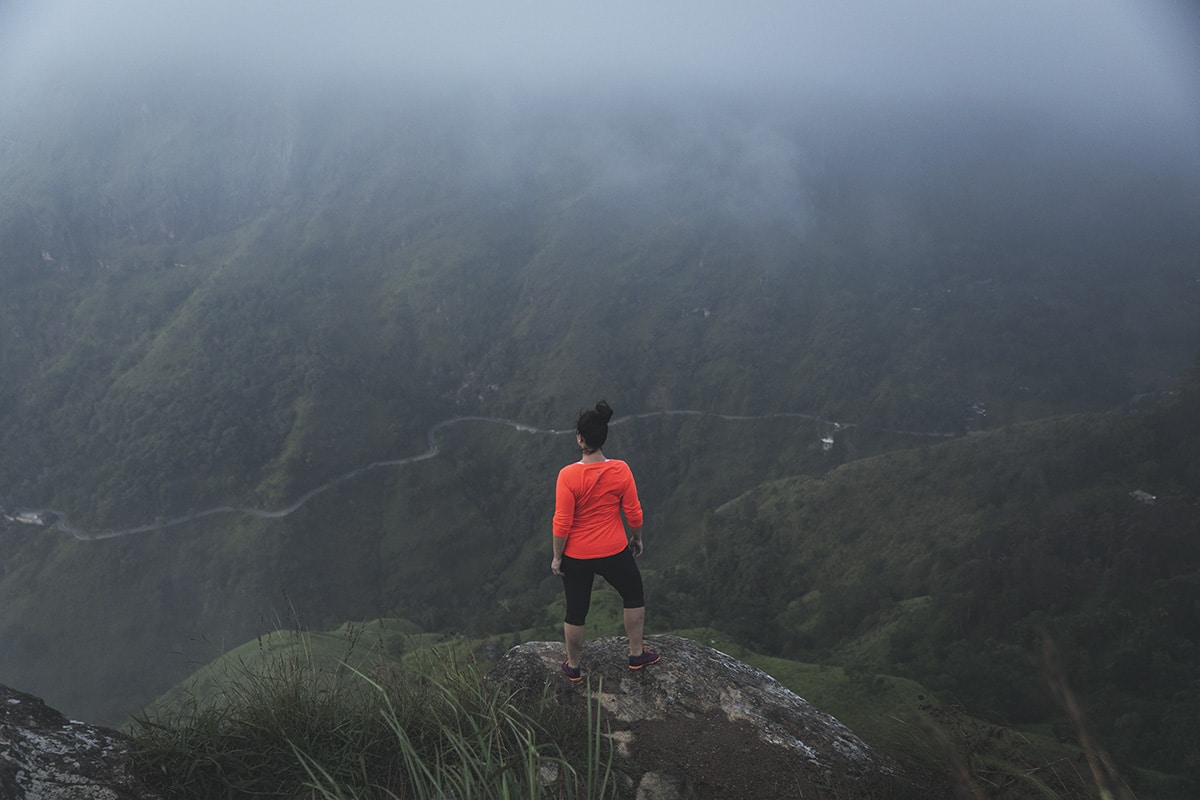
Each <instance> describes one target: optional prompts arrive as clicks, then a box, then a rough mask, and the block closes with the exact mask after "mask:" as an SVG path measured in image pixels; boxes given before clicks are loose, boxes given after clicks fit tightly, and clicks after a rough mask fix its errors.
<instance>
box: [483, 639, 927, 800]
mask: <svg viewBox="0 0 1200 800" xmlns="http://www.w3.org/2000/svg"><path fill="white" fill-rule="evenodd" d="M647 644H648V645H649V646H650V647H652V648H653V649H655V650H658V651H659V652H660V653H661V654H662V660H661V661H660V662H659V663H658V664H654V665H652V666H649V667H646V668H644V669H642V670H640V671H637V672H633V671H631V670H630V669H629V667H628V664H627V662H626V655H627V649H626V640H625V639H623V638H610V639H598V640H595V641H590V642H588V643H587V644H586V645H585V647H584V657H583V668H584V674H585V678H586V680H585V681H584V682H582V683H579V684H572V683H570V682H569V681H567V680H566V679H565V678H564V677H563V676H562V674H561V672H560V669H559V665H560V664H561V663H562V660H563V658H564V656H565V653H564V648H563V645H562V643H561V642H530V643H526V644H523V645H519V646H517V647H514V648H513V649H512V650H510V651H509V652H508V653H507V654H505V655H504V656H503V657H502V658H501V659H500V660H499V662H498V663H497V664H496V666H495V668H494V669H493V670H492V671H491V672H490V673H489V674H488V680H491V681H493V682H497V683H501V684H503V685H506V686H508V687H511V688H513V689H530V690H532V691H535V692H541V691H544V689H545V687H546V685H547V682H549V683H550V685H551V687H552V688H553V692H554V694H555V696H556V697H557V698H558V699H559V702H560V703H562V704H563V705H566V706H574V707H579V708H582V707H583V704H584V703H585V702H587V700H588V698H593V699H595V700H598V702H599V704H600V705H601V706H602V707H603V709H604V710H605V712H607V713H606V720H607V721H608V723H609V725H610V727H611V728H612V736H613V739H614V741H615V742H616V743H617V750H618V753H619V754H620V758H621V765H620V766H621V769H622V771H623V772H624V773H625V775H626V776H627V778H628V780H629V782H630V784H631V789H632V791H633V793H634V794H635V796H636V797H638V798H639V800H652V799H653V800H671V799H672V798H678V797H695V798H725V797H754V798H762V799H764V800H765V799H766V798H789V799H790V798H796V797H820V796H826V795H827V793H830V794H832V795H835V796H837V797H842V798H846V797H855V796H861V797H879V796H888V794H887V789H886V787H894V788H899V787H900V786H901V785H903V784H905V783H906V781H905V780H903V779H902V777H901V776H900V774H899V770H898V768H897V767H896V765H895V764H894V763H892V762H891V761H890V760H889V759H887V758H886V757H884V756H883V755H881V754H879V753H877V752H875V751H873V750H872V749H871V748H870V747H869V746H867V745H866V744H865V743H864V742H863V741H862V740H861V739H859V738H858V737H857V736H855V735H854V733H853V732H851V731H850V729H849V728H847V727H846V726H845V725H843V724H842V723H840V722H838V721H837V720H836V719H834V718H833V717H832V716H830V715H829V714H826V713H825V712H823V711H820V710H819V709H817V708H815V707H813V706H812V705H811V704H809V703H808V702H807V701H806V700H804V699H803V698H802V697H800V696H798V695H797V694H795V693H794V692H792V691H790V690H789V689H787V688H786V687H784V686H783V685H782V684H780V683H779V682H778V681H776V680H775V679H774V678H772V677H771V676H770V675H767V674H766V673H765V672H762V671H761V670H758V669H755V668H754V667H751V666H749V665H747V664H744V663H742V662H740V661H738V660H737V659H735V658H732V657H731V656H728V655H726V654H725V653H722V652H720V651H719V650H714V649H713V648H711V647H707V646H705V645H702V644H700V643H698V642H695V641H692V640H689V639H683V638H680V637H676V636H657V637H653V638H652V639H649V640H647ZM830 790H832V791H830ZM881 790H883V791H885V794H879V792H880V791H881Z"/></svg>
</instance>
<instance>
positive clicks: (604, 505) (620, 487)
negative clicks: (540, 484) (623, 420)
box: [554, 458, 642, 558]
mask: <svg viewBox="0 0 1200 800" xmlns="http://www.w3.org/2000/svg"><path fill="white" fill-rule="evenodd" d="M622 511H623V512H625V521H626V522H628V523H629V526H630V527H631V528H639V527H641V525H642V504H641V503H640V502H639V501H638V494H637V484H635V483H634V481H633V473H632V472H631V471H630V470H629V465H628V464H626V463H625V462H624V461H621V460H620V459H616V458H610V459H607V460H605V461H599V462H597V463H595V464H582V463H579V462H576V463H574V464H568V465H567V466H565V467H563V468H562V469H561V470H559V473H558V481H557V483H556V484H555V487H554V535H555V536H557V537H559V538H560V539H566V540H567V543H566V547H565V549H564V550H563V554H564V555H567V556H570V557H571V558H604V557H606V556H612V555H616V554H617V553H619V552H621V551H622V550H623V549H625V547H626V546H627V545H628V543H629V542H628V539H627V537H626V534H625V525H624V524H623V523H622V522H621V512H622Z"/></svg>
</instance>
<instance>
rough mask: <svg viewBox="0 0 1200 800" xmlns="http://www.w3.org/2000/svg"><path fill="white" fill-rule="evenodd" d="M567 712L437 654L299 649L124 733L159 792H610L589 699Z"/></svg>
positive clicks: (603, 742) (326, 796)
mask: <svg viewBox="0 0 1200 800" xmlns="http://www.w3.org/2000/svg"><path fill="white" fill-rule="evenodd" d="M301 635H303V634H301ZM579 717H580V715H578V714H574V715H572V713H571V712H569V711H565V710H564V709H562V708H560V707H559V706H558V705H557V704H556V703H554V702H553V700H552V698H551V697H550V696H549V694H548V691H547V692H543V693H542V694H541V695H540V696H530V695H528V694H520V695H517V694H512V693H507V692H506V691H505V690H504V689H502V688H499V687H495V686H492V685H491V684H489V683H487V682H485V681H484V680H483V679H482V675H481V673H480V670H479V669H478V667H477V666H476V665H475V664H473V663H466V664H464V663H461V662H459V661H458V660H456V659H454V658H452V657H449V656H448V655H447V654H445V653H440V652H437V651H429V652H427V653H425V654H423V655H420V656H417V657H413V658H410V659H409V660H408V661H407V662H406V663H405V664H403V665H401V664H400V663H398V662H392V661H388V662H380V663H379V664H376V665H375V666H374V667H373V668H371V669H370V670H369V671H368V670H365V669H364V670H359V669H355V668H352V667H349V666H347V665H346V663H345V662H342V663H340V664H339V665H338V666H337V667H335V668H332V669H322V668H318V667H317V666H315V665H314V663H313V661H312V659H311V657H309V656H308V655H306V653H305V651H303V650H301V651H299V652H297V651H293V652H292V654H290V655H285V656H283V657H276V658H271V659H268V660H266V661H264V666H257V667H248V666H246V665H245V664H242V665H240V666H239V667H238V668H237V669H236V673H235V674H232V675H230V676H228V680H227V681H224V682H223V683H222V691H221V692H220V693H218V694H214V695H212V696H210V697H208V698H206V699H204V698H200V697H199V696H197V695H195V694H192V695H189V696H187V698H186V700H185V701H184V702H182V703H179V704H177V705H176V706H174V707H172V708H170V709H158V710H153V711H150V712H147V713H146V714H144V715H142V716H140V717H138V718H137V719H136V720H135V721H134V725H133V726H132V729H131V733H132V735H133V737H134V741H135V743H136V745H137V748H136V753H137V755H136V763H137V765H138V767H137V768H138V770H139V772H140V773H141V775H142V776H143V777H144V778H145V779H146V780H147V781H148V782H150V783H151V784H152V785H153V786H155V787H156V788H158V789H159V790H160V791H161V792H162V793H163V794H164V795H165V796H167V797H187V798H208V797H211V798H242V797H264V796H266V797H287V798H296V797H311V798H321V799H322V800H359V799H360V798H362V799H364V800H365V799H366V798H372V799H373V800H374V799H375V798H389V799H392V798H394V799H396V800H409V798H417V799H421V800H424V799H425V798H430V799H431V800H432V798H472V799H474V798H479V799H480V800H489V798H530V800H537V798H543V797H555V798H581V799H582V798H587V799H588V800H591V798H607V797H613V796H615V795H616V787H615V779H614V776H613V771H612V750H611V747H610V744H609V741H608V738H607V737H606V736H605V735H604V733H605V730H604V727H605V726H604V724H603V721H602V720H601V718H600V709H599V706H598V705H596V706H595V707H593V705H592V704H589V706H588V713H587V719H586V720H584V719H580V718H579Z"/></svg>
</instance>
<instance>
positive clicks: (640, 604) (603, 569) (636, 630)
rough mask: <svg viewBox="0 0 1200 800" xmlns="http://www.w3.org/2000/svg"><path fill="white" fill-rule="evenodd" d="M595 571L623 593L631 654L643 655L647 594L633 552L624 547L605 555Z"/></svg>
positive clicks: (626, 633) (626, 630)
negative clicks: (614, 553)
mask: <svg viewBox="0 0 1200 800" xmlns="http://www.w3.org/2000/svg"><path fill="white" fill-rule="evenodd" d="M596 571H597V572H599V573H600V576H601V577H603V578H604V580H606V581H608V582H609V584H610V585H611V586H612V587H613V588H614V589H616V590H617V592H618V593H619V594H620V595H621V600H622V601H623V602H624V603H625V614H624V622H625V635H626V636H628V637H629V655H631V656H640V655H641V654H642V645H643V644H644V638H643V631H644V629H645V626H646V594H645V590H644V588H643V586H642V573H641V571H640V570H639V569H638V566H637V562H636V561H634V560H633V554H632V553H631V552H629V551H628V550H622V551H621V552H620V553H617V554H616V555H615V556H609V557H608V558H606V559H603V563H602V564H601V565H599V566H598V567H597V569H596Z"/></svg>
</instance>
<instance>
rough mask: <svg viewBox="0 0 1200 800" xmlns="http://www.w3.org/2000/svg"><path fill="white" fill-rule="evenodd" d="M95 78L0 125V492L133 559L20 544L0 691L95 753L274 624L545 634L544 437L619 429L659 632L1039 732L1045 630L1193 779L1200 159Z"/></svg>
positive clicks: (841, 128)
mask: <svg viewBox="0 0 1200 800" xmlns="http://www.w3.org/2000/svg"><path fill="white" fill-rule="evenodd" d="M218 83H219V82H218ZM104 89H105V91H104V92H99V91H97V92H95V93H90V92H87V91H82V90H80V89H79V88H78V87H76V88H66V87H59V88H57V89H53V88H52V90H49V89H48V90H47V93H45V94H41V95H38V96H36V97H33V96H23V95H20V94H13V95H11V96H4V97H3V98H0V100H2V101H3V103H4V104H5V105H4V108H5V109H6V110H7V109H13V110H14V113H12V114H9V113H5V114H4V115H3V116H0V283H2V288H3V291H0V326H3V329H2V330H0V375H3V379H2V380H0V453H3V457H2V458H0V505H2V506H3V507H4V508H5V509H6V510H12V511H15V510H18V509H25V510H50V511H52V512H54V513H55V514H57V515H59V518H60V520H64V519H65V523H67V524H69V525H70V526H74V528H75V529H76V530H78V531H79V532H80V533H81V534H82V535H83V537H84V538H87V537H89V536H102V535H103V534H105V533H113V532H121V531H123V530H129V529H143V528H145V529H149V530H146V531H145V532H141V533H136V534H132V535H127V536H117V537H113V538H97V539H96V540H93V541H83V540H79V539H76V538H74V537H72V536H70V535H69V534H68V533H65V532H63V530H61V529H52V528H39V527H34V526H31V525H25V524H19V523H16V522H5V523H0V525H2V527H0V682H4V683H5V684H11V685H13V686H15V687H19V688H20V689H22V690H23V691H29V692H33V693H35V694H38V695H41V696H44V697H45V698H46V699H47V700H48V701H49V702H50V703H51V704H52V705H54V706H56V707H58V708H61V709H63V710H64V711H65V712H66V713H68V714H70V715H73V716H78V717H83V718H87V719H91V720H95V721H97V722H104V723H108V724H119V723H121V722H122V721H123V720H125V719H126V718H127V716H128V715H129V714H130V713H132V712H133V711H135V710H137V709H139V708H141V707H142V706H144V705H145V704H146V703H147V702H149V701H150V699H152V698H153V697H156V696H158V695H159V694H161V693H163V692H165V691H167V690H168V689H170V688H171V687H172V686H174V685H175V684H176V683H178V682H179V681H180V680H182V679H183V678H184V677H186V676H187V675H190V674H191V673H192V672H193V671H194V670H195V669H196V668H197V667H198V666H199V665H201V664H205V663H208V662H209V661H211V660H212V659H213V658H214V657H216V656H217V655H219V654H220V653H222V652H224V651H225V650H227V649H228V648H230V647H232V646H234V645H236V644H240V643H243V642H246V641H248V640H251V639H253V638H254V637H255V636H256V635H257V634H260V633H262V632H265V631H269V630H273V629H276V628H278V627H281V620H292V619H298V620H301V621H303V624H305V625H309V626H311V627H313V628H318V629H325V628H334V627H337V626H339V625H341V624H343V623H345V622H346V621H348V620H350V621H358V620H365V619H378V618H381V617H397V618H405V619H411V620H413V621H414V623H415V624H417V625H419V626H420V627H421V628H422V629H423V630H427V631H437V632H440V633H443V634H447V635H450V634H456V633H464V634H468V635H471V636H487V635H511V634H512V632H514V631H525V630H530V629H536V628H545V627H547V626H550V627H551V628H552V627H553V625H554V622H555V621H554V620H553V619H548V618H547V613H548V612H547V608H550V607H552V606H551V605H550V604H552V603H554V602H555V600H556V598H557V594H558V591H559V587H558V585H557V583H556V582H555V580H554V579H553V577H552V576H551V575H550V574H549V571H548V570H547V568H546V564H545V560H546V555H547V551H548V547H547V540H548V538H549V517H550V514H551V511H552V509H551V504H552V481H553V476H554V474H555V472H556V470H557V469H558V468H559V467H560V466H561V465H562V464H564V463H566V462H568V461H570V460H572V459H573V458H574V457H575V456H576V454H577V453H576V451H575V450H574V449H573V448H572V446H571V441H570V437H569V436H564V435H559V434H557V433H555V431H562V430H566V429H569V428H570V426H571V424H572V422H573V419H574V416H575V413H576V411H577V409H579V408H581V407H585V406H590V405H591V404H592V403H594V402H595V401H596V400H597V399H599V398H600V397H606V398H607V399H608V400H610V401H611V402H612V404H613V406H614V407H615V408H616V409H617V413H618V418H619V426H618V427H614V431H613V436H612V439H611V440H610V441H611V447H610V449H611V453H610V454H611V455H613V456H616V457H622V458H626V459H628V460H629V461H630V462H631V464H632V465H633V467H634V471H635V474H636V475H637V477H638V481H639V486H640V488H641V490H642V498H643V501H644V503H645V506H646V508H647V510H648V515H649V516H648V520H649V521H648V524H647V534H646V535H647V543H648V551H647V555H646V557H645V562H644V563H645V568H646V570H647V573H648V574H649V575H650V576H651V581H652V585H653V586H656V587H657V588H655V589H653V590H652V591H653V593H654V595H653V596H654V597H655V600H654V603H655V609H654V611H653V612H652V615H654V617H653V618H654V619H657V620H658V622H654V623H652V624H659V622H661V623H662V624H663V625H664V626H667V625H669V626H670V627H674V628H692V627H697V626H710V625H711V626H713V627H715V628H718V629H720V630H723V631H725V632H726V633H727V634H728V635H730V636H732V637H733V638H734V639H735V640H737V641H738V642H741V643H742V644H743V645H744V646H747V647H752V648H755V649H757V650H759V651H761V652H762V653H764V654H766V655H768V656H772V657H788V658H801V659H804V660H806V661H811V662H818V663H828V664H832V665H835V666H839V667H842V668H844V669H846V670H849V671H851V672H854V673H855V674H859V675H866V674H872V673H875V672H879V673H885V674H888V675H893V676H897V677H899V678H905V679H911V680H916V681H918V682H920V683H921V684H923V685H925V686H927V687H928V688H929V689H930V690H931V691H934V692H936V693H938V695H939V696H942V697H944V698H945V699H946V700H947V701H948V702H961V703H963V704H964V705H965V706H966V707H967V709H968V711H969V712H970V713H973V714H977V715H980V716H984V717H987V718H990V719H994V720H999V721H1004V722H1006V723H1010V724H1029V725H1046V724H1050V725H1053V724H1054V723H1055V722H1059V721H1060V719H1059V718H1058V717H1057V716H1056V713H1057V712H1055V711H1054V710H1053V707H1052V706H1051V705H1050V704H1049V703H1048V702H1047V701H1046V698H1045V697H1043V696H1042V693H1041V692H1040V691H1039V690H1038V689H1037V687H1038V686H1039V685H1040V684H1039V679H1038V676H1037V669H1036V666H1035V665H1033V664H1032V663H1031V657H1030V653H1031V652H1032V651H1033V646H1034V644H1035V643H1036V641H1037V640H1038V639H1039V637H1040V636H1041V631H1043V630H1045V631H1049V632H1050V633H1051V634H1053V636H1054V640H1055V641H1056V643H1057V645H1058V649H1059V651H1060V652H1061V653H1063V654H1064V658H1065V659H1066V660H1067V665H1066V667H1067V673H1068V675H1069V676H1070V677H1071V679H1072V681H1074V682H1076V683H1077V686H1078V689H1079V691H1080V692H1081V693H1082V695H1083V696H1084V698H1085V699H1086V701H1087V702H1088V704H1089V707H1090V709H1091V710H1092V712H1093V713H1094V714H1096V715H1097V718H1098V724H1099V726H1100V730H1101V732H1102V734H1103V735H1105V736H1106V737H1109V738H1110V740H1111V741H1112V743H1113V746H1114V748H1115V749H1116V750H1117V752H1118V754H1119V756H1120V757H1121V758H1122V759H1126V760H1127V761H1128V763H1135V764H1144V765H1149V766H1154V767H1158V768H1160V769H1163V770H1164V771H1168V772H1184V771H1189V770H1190V771H1191V772H1192V773H1194V772H1195V769H1196V766H1195V765H1196V750H1195V748H1196V746H1197V745H1196V742H1195V736H1194V733H1191V732H1193V731H1194V730H1196V726H1195V724H1194V722H1195V719H1196V712H1197V707H1198V706H1197V701H1196V696H1197V694H1196V693H1197V691H1198V688H1197V686H1196V684H1195V682H1194V679H1193V678H1192V677H1191V676H1192V675H1193V674H1197V670H1196V669H1195V667H1196V663H1195V662H1196V658H1197V656H1196V653H1195V650H1194V647H1193V642H1194V640H1195V638H1196V637H1195V636H1194V633H1195V631H1196V626H1197V618H1196V609H1195V604H1194V597H1195V596H1196V593H1195V589H1196V588H1197V587H1196V581H1197V577H1196V572H1195V570H1196V562H1195V558H1196V551H1195V542H1196V541H1197V538H1196V536H1195V533H1196V530H1195V525H1196V522H1195V513H1194V512H1195V503H1196V497H1197V491H1198V487H1197V480H1198V478H1197V475H1198V474H1200V473H1198V472H1197V467H1196V461H1195V455H1194V454H1195V453H1196V452H1197V449H1196V446H1195V445H1196V444H1197V436H1196V428H1195V422H1194V421H1193V420H1194V419H1195V418H1196V414H1195V411H1196V407H1195V393H1194V388H1193V389H1192V390H1190V393H1187V394H1184V395H1181V396H1178V397H1175V398H1168V400H1170V401H1171V402H1168V403H1167V404H1166V405H1163V406H1162V407H1159V408H1155V402H1154V401H1155V400H1156V399H1158V400H1162V399H1163V398H1162V393H1163V392H1165V391H1166V390H1168V389H1169V388H1171V387H1172V386H1174V385H1176V383H1177V380H1178V376H1179V375H1180V374H1181V373H1182V372H1183V371H1184V370H1185V369H1186V368H1187V367H1188V366H1189V365H1190V364H1192V363H1193V362H1194V359H1195V353H1196V348H1197V342H1200V314H1198V313H1197V309H1198V308H1200V284H1198V283H1197V276H1196V253H1197V252H1200V238H1198V237H1200V224H1197V221H1198V213H1200V212H1198V209H1197V205H1196V202H1195V201H1196V195H1195V191H1194V187H1195V185H1196V175H1195V168H1194V165H1188V164H1183V165H1181V164H1179V163H1176V162H1174V161H1172V159H1171V158H1170V157H1169V156H1168V155H1165V154H1158V153H1154V152H1151V153H1141V152H1137V151H1132V152H1131V151H1130V150H1128V149H1126V148H1124V147H1122V146H1120V145H1119V144H1106V145H1101V144H1099V143H1095V142H1088V143H1087V144H1088V146H1086V147H1085V146H1080V147H1078V148H1072V149H1071V150H1070V152H1069V153H1064V151H1063V148H1062V146H1061V143H1060V142H1059V141H1058V140H1056V139H1055V137H1053V136H1048V135H1047V134H1046V133H1045V132H1044V131H1042V130H1041V129H1040V128H1039V127H1038V126H1036V125H1030V124H1028V120H1025V119H1021V118H1018V117H1016V116H1011V115H1009V114H1008V113H1007V112H1001V111H992V110H987V109H975V110H973V111H966V112H960V113H958V114H956V115H932V116H927V115H925V114H923V113H916V112H915V111H913V110H911V109H906V110H904V113H903V114H897V113H894V112H896V109H888V108H881V109H879V110H874V111H870V112H863V111H856V110H852V108H851V107H850V105H849V104H848V103H846V102H839V101H831V100H829V99H825V100H823V101H821V102H819V103H813V104H810V105H805V106H804V107H803V108H801V107H788V108H783V109H780V110H777V111H774V112H771V113H770V114H764V112H762V111H761V110H760V109H750V108H744V109H743V108H741V107H739V106H738V105H736V104H734V105H723V106H722V107H721V109H722V110H721V112H720V113H715V112H714V111H712V110H711V109H710V107H709V105H708V104H707V103H706V98H704V97H701V96H689V97H682V98H677V99H674V100H669V101H668V100H664V101H662V102H658V103H653V104H650V103H648V104H646V105H645V106H638V105H637V104H633V105H622V106H621V107H617V106H616V105H615V104H614V105H609V104H607V103H605V102H604V101H603V99H597V98H580V99H573V100H568V99H565V98H559V99H557V100H554V101H548V102H544V103H542V104H540V105H531V106H530V107H524V106H522V105H521V104H520V103H519V102H517V101H516V100H514V101H513V103H514V105H513V106H512V107H511V108H501V107H491V106H488V105H487V104H484V105H482V106H479V105H476V104H473V103H469V102H467V103H462V104H459V103H457V102H455V101H449V100H445V99H443V98H441V97H439V96H436V95H434V94H432V93H431V94H424V93H418V92H399V91H397V90H394V89H385V88H383V87H382V86H380V85H370V84H366V85H362V86H359V87H356V88H355V89H354V90H352V91H351V90H346V91H338V92H332V91H326V90H321V89H317V88H312V87H310V88H309V89H306V90H301V89H300V88H298V87H295V86H289V87H283V88H280V87H275V89H277V90H275V89H272V90H263V89H261V88H256V87H254V86H251V85H240V84H238V83H237V82H235V81H230V82H228V83H227V84H220V85H213V84H212V83H210V82H208V81H206V80H199V79H197V78H195V76H192V75H191V73H188V72H180V73H174V72H168V73H166V74H163V75H155V76H150V75H145V76H142V77H140V78H137V79H130V80H129V81H128V82H126V83H122V84H121V85H120V86H110V87H104ZM499 105H502V104H498V106H499ZM15 112H20V113H15ZM926 119H931V120H935V121H936V122H926V121H924V120H926ZM897 120H899V122H897ZM905 120H907V121H905ZM884 123H887V124H884ZM897 124H898V125H900V129H897V127H896V125H897ZM79 131H87V135H85V136H81V135H77V134H78V132H79ZM1151 409H1155V410H1153V411H1151ZM1128 410H1139V411H1140V413H1138V414H1127V413H1124V412H1125V411H1128ZM684 412H697V413H684ZM1084 412H1087V413H1084ZM1103 412H1108V413H1103ZM476 418H480V419H476ZM506 421H507V422H506ZM510 423H511V424H510ZM431 436H432V438H433V443H434V444H436V447H437V452H436V455H433V454H432V451H430V449H429V448H430V447H431V441H430V437H431ZM823 437H831V438H832V439H833V443H832V446H831V448H830V449H828V450H827V449H824V448H823V446H822V441H821V440H822V438H823ZM1189 443H1190V446H1189ZM427 453H430V457H428V458H424V457H423V454H427ZM316 490H320V491H316ZM1138 490H1141V491H1144V492H1148V493H1150V494H1153V495H1155V496H1156V498H1157V499H1156V501H1155V502H1154V503H1153V504H1145V503H1143V502H1141V501H1140V500H1138V499H1137V497H1135V496H1131V492H1135V491H1138ZM314 491H315V493H312V492H314ZM310 493H311V494H310ZM238 509H240V510H238ZM206 512H211V513H206ZM191 515H203V516H198V517H197V518H195V519H194V520H192V521H189V522H179V523H178V524H176V522H177V521H178V520H180V519H183V518H187V517H190V516H191ZM64 527H65V525H64ZM1148 675H1149V676H1152V677H1147V676H1148ZM1189 737H1190V738H1189Z"/></svg>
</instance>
